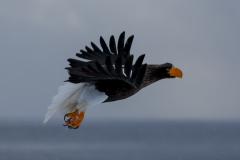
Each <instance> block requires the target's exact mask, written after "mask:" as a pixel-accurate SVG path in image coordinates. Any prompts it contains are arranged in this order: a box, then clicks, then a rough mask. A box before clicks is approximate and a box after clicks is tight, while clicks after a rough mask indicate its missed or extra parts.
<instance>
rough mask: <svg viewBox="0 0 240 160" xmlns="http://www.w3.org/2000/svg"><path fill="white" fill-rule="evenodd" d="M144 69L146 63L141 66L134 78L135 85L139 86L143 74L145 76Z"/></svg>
mask: <svg viewBox="0 0 240 160" xmlns="http://www.w3.org/2000/svg"><path fill="white" fill-rule="evenodd" d="M146 69H147V64H144V65H142V66H141V69H140V70H139V73H138V75H137V77H136V80H135V84H136V86H141V84H142V82H143V79H144V76H145V73H146Z"/></svg>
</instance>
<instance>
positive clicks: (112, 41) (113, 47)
mask: <svg viewBox="0 0 240 160" xmlns="http://www.w3.org/2000/svg"><path fill="white" fill-rule="evenodd" d="M109 46H110V49H111V52H112V53H114V54H117V48H116V41H115V38H114V36H113V35H112V36H111V37H110V40H109Z"/></svg>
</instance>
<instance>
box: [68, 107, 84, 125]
mask: <svg viewBox="0 0 240 160" xmlns="http://www.w3.org/2000/svg"><path fill="white" fill-rule="evenodd" d="M84 114H85V112H79V111H78V110H76V111H74V112H71V113H67V114H65V116H64V121H65V124H64V126H68V128H71V129H77V128H79V126H80V125H81V123H82V121H83V118H84Z"/></svg>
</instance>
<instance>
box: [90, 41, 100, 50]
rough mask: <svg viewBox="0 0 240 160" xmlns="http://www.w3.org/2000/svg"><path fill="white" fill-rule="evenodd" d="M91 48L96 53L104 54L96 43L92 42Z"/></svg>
mask: <svg viewBox="0 0 240 160" xmlns="http://www.w3.org/2000/svg"><path fill="white" fill-rule="evenodd" d="M91 46H92V48H93V50H94V51H95V52H97V53H102V51H101V49H100V48H98V46H97V45H96V44H95V43H93V42H91Z"/></svg>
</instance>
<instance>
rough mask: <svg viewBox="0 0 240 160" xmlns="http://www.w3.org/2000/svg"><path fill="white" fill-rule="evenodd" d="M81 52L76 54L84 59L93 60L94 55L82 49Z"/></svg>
mask: <svg viewBox="0 0 240 160" xmlns="http://www.w3.org/2000/svg"><path fill="white" fill-rule="evenodd" d="M80 52H81V53H76V56H77V57H79V58H83V59H88V60H92V59H93V58H92V56H91V55H90V54H88V53H87V52H86V51H84V50H80Z"/></svg>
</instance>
